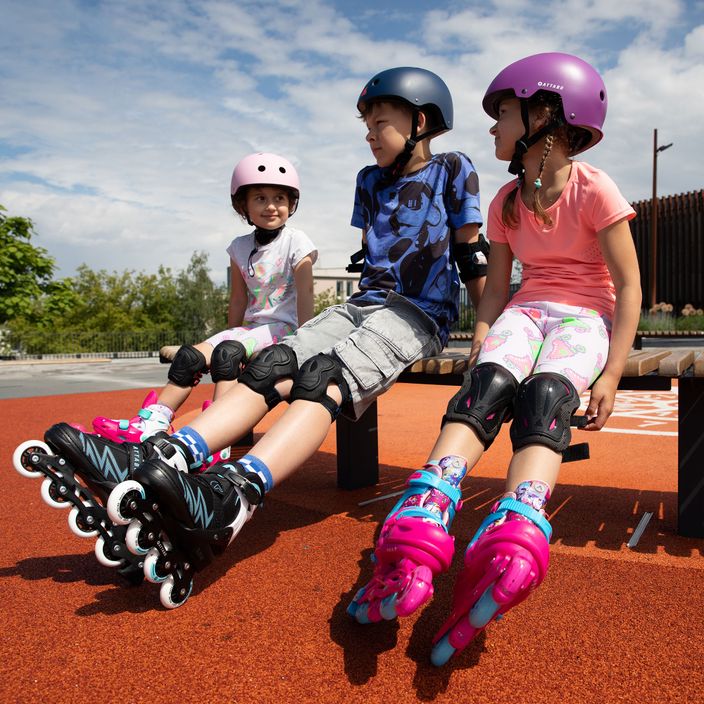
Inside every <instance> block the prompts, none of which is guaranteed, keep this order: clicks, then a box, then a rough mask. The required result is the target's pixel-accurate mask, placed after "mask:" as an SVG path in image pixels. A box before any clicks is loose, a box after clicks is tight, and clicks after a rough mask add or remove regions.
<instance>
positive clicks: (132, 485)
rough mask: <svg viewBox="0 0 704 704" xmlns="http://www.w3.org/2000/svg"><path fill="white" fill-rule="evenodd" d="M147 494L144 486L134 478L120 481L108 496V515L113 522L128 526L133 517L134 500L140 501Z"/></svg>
mask: <svg viewBox="0 0 704 704" xmlns="http://www.w3.org/2000/svg"><path fill="white" fill-rule="evenodd" d="M145 496H146V494H145V493H144V487H142V485H141V484H140V483H139V482H136V481H134V480H133V479H128V480H127V481H126V482H120V483H119V484H118V485H117V486H116V487H115V488H114V489H113V490H112V491H111V492H110V496H108V505H107V509H108V516H110V520H111V521H112V522H113V523H116V524H117V525H119V526H126V525H127V524H128V523H129V522H130V521H131V520H132V519H133V518H134V515H133V513H132V511H133V510H134V506H132V504H133V502H134V501H139V500H140V499H143V498H144V497H145Z"/></svg>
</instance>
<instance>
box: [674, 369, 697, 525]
mask: <svg viewBox="0 0 704 704" xmlns="http://www.w3.org/2000/svg"><path fill="white" fill-rule="evenodd" d="M678 416H679V422H678V430H679V432H678V439H677V456H678V468H677V470H678V471H677V479H678V485H679V486H678V491H677V503H678V506H677V512H678V517H677V532H678V533H679V534H680V535H684V536H687V537H690V538H704V433H703V432H702V428H704V379H703V378H689V377H680V380H679V400H678Z"/></svg>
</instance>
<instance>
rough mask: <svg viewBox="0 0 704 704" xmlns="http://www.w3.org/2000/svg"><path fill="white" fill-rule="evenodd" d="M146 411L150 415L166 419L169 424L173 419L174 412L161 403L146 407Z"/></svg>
mask: <svg viewBox="0 0 704 704" xmlns="http://www.w3.org/2000/svg"><path fill="white" fill-rule="evenodd" d="M146 410H148V411H151V412H152V413H158V414H159V415H160V416H162V417H163V418H166V420H167V421H168V422H169V423H171V421H172V420H173V419H174V412H173V411H172V410H171V409H170V408H169V407H168V406H165V405H164V404H163V403H152V404H150V405H149V406H147V408H146Z"/></svg>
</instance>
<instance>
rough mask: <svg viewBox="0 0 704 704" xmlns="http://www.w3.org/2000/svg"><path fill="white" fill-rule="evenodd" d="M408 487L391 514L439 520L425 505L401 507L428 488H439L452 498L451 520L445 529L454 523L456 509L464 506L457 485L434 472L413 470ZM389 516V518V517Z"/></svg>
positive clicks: (399, 516)
mask: <svg viewBox="0 0 704 704" xmlns="http://www.w3.org/2000/svg"><path fill="white" fill-rule="evenodd" d="M406 484H407V485H408V489H407V490H406V491H405V492H404V494H403V496H402V497H401V498H400V499H399V501H398V503H397V504H396V505H395V506H394V508H393V509H392V511H391V513H390V514H389V516H393V515H395V514H397V512H398V514H397V518H405V517H408V516H417V517H419V518H432V519H433V521H436V522H437V521H438V517H437V515H436V514H434V513H431V512H430V511H427V510H426V509H424V508H423V507H421V506H419V507H412V506H411V507H408V508H404V509H402V510H400V511H399V509H401V506H403V504H404V502H405V501H407V500H408V499H409V498H411V497H412V496H417V495H418V494H425V492H426V491H428V489H437V490H438V491H440V492H442V493H443V494H445V496H447V497H448V498H449V499H450V502H451V503H450V506H449V507H448V513H449V520H448V525H447V526H444V527H445V530H447V528H448V527H449V525H450V523H452V519H453V518H454V517H455V511H459V510H460V508H461V507H462V492H461V491H460V490H459V489H458V488H457V487H455V486H452V484H450V483H449V482H446V481H445V480H444V479H442V477H438V475H437V474H433V473H432V472H427V471H425V470H423V469H420V470H418V471H417V472H413V474H411V476H410V477H408V481H407V482H406ZM389 516H387V519H388V517H389Z"/></svg>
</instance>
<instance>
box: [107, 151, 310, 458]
mask: <svg viewBox="0 0 704 704" xmlns="http://www.w3.org/2000/svg"><path fill="white" fill-rule="evenodd" d="M230 193H231V199H232V207H233V208H234V209H235V212H236V213H237V214H238V215H239V216H240V217H241V218H242V219H243V220H245V221H246V222H247V223H248V224H249V225H251V226H253V228H254V230H253V231H252V232H249V233H248V234H246V235H241V236H239V237H236V238H235V239H234V240H232V242H231V243H230V245H229V247H228V248H227V253H228V254H229V255H230V259H231V266H230V272H231V282H230V304H229V307H228V324H229V326H230V327H229V329H227V330H224V331H222V332H219V333H217V334H216V335H213V336H212V337H209V338H208V339H207V340H204V341H203V342H200V343H198V344H196V345H184V346H182V347H180V348H179V350H178V352H177V354H176V357H175V358H174V360H173V362H172V364H171V367H170V369H169V373H168V382H167V384H166V386H165V387H164V388H163V389H162V390H161V391H160V392H159V393H158V394H157V393H156V392H154V391H151V392H150V393H149V394H148V395H147V397H146V399H145V400H144V403H143V404H142V408H141V409H140V410H139V411H138V413H137V415H136V416H134V418H131V419H130V420H114V419H110V418H103V417H102V416H98V417H97V418H95V419H94V420H93V428H94V430H95V432H97V433H99V434H100V435H102V436H104V437H108V438H110V439H112V440H115V441H117V442H124V441H128V442H140V441H142V440H144V439H145V438H147V437H150V436H152V435H154V434H155V433H157V432H159V431H168V430H169V428H170V426H171V421H172V419H173V417H174V413H175V412H176V411H177V410H178V408H179V407H180V406H181V405H182V404H183V402H184V401H185V400H186V399H187V398H188V395H189V394H190V393H191V389H192V388H193V387H194V386H195V385H196V384H197V383H198V382H199V380H200V378H201V375H202V374H204V373H206V372H210V376H211V379H212V380H213V382H214V383H215V392H214V395H215V397H217V396H220V395H221V394H222V393H224V392H225V391H226V390H227V389H228V388H230V387H231V386H232V385H233V384H234V383H235V382H236V380H237V377H238V376H239V373H240V371H241V369H242V367H243V366H244V363H245V361H246V360H247V359H248V358H249V357H251V356H252V355H254V354H255V353H257V352H259V351H260V350H261V349H263V348H265V347H268V346H270V345H272V344H276V343H278V342H280V341H281V340H282V339H283V338H284V337H285V336H286V335H289V334H290V333H292V332H293V331H294V330H295V329H296V328H297V327H298V326H299V325H302V324H303V323H305V322H306V321H307V320H309V319H310V318H312V317H313V264H314V263H315V260H316V259H317V256H318V252H317V249H316V247H315V245H314V244H313V242H311V240H310V239H309V237H308V236H307V235H306V234H305V233H304V232H303V231H301V230H297V229H294V228H292V227H289V226H288V224H287V222H288V219H289V217H290V216H291V215H293V213H294V212H295V211H296V207H297V206H298V200H299V195H300V182H299V178H298V174H297V173H296V169H295V168H294V167H293V165H292V164H291V162H290V161H288V160H287V159H284V157H282V156H278V155H277V154H267V153H256V154H250V155H249V156H246V157H245V158H244V159H242V160H241V161H240V162H239V163H238V164H237V165H236V166H235V170H234V172H233V174H232V181H231V188H230ZM209 403H210V402H206V404H204V406H207V405H208V404H209ZM227 452H228V450H224V451H222V452H221V453H218V455H217V457H215V458H214V460H217V459H220V458H222V459H225V456H223V453H227ZM221 456H222V457H221Z"/></svg>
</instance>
